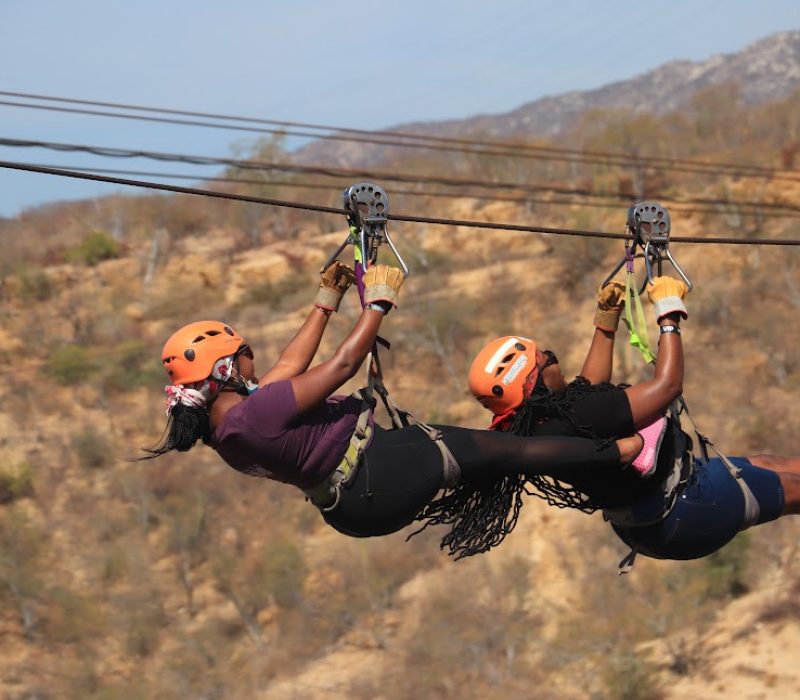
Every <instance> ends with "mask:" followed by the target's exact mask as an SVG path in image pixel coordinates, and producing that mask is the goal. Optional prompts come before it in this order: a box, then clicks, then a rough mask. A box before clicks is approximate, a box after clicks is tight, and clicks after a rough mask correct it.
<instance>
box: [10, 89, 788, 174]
mask: <svg viewBox="0 0 800 700" xmlns="http://www.w3.org/2000/svg"><path fill="white" fill-rule="evenodd" d="M0 94H2V93H0ZM0 106H6V107H23V108H28V109H39V110H47V111H52V112H62V113H69V114H86V115H90V116H97V117H113V118H117V119H131V120H135V121H146V122H156V123H161V124H174V125H182V126H199V127H205V128H212V129H226V130H233V131H247V132H250V133H259V134H264V133H267V134H282V135H286V136H299V137H308V138H315V139H320V140H325V141H346V142H354V143H367V144H370V145H382V146H392V147H400V148H418V149H423V150H426V151H446V152H455V153H464V154H469V155H478V156H500V157H504V158H523V159H528V160H545V161H557V162H568V163H584V164H590V165H606V166H617V167H629V166H630V165H631V163H628V162H624V161H623V162H617V161H615V160H613V158H612V157H610V156H609V157H597V156H591V157H587V156H584V155H574V156H572V155H571V156H560V155H553V154H544V153H529V152H525V151H522V150H519V149H515V150H514V151H511V150H508V151H496V150H485V149H481V150H473V149H468V148H465V147H463V146H448V145H439V144H433V143H410V142H401V141H392V140H388V139H380V138H376V137H372V138H369V137H361V136H342V135H338V134H320V133H314V132H309V131H295V130H290V129H285V128H265V127H248V126H234V125H231V124H218V123H214V122H200V121H192V120H188V119H176V118H173V117H148V116H142V115H134V114H121V113H113V112H101V111H97V110H88V109H76V108H70V107H54V106H51V105H30V104H22V103H19V102H9V101H6V100H0ZM614 158H616V156H615V157H614ZM636 163H637V164H638V163H639V161H636ZM640 164H641V165H645V162H644V161H641V163H640ZM661 169H662V170H669V171H673V172H681V173H691V174H696V175H723V174H725V175H732V176H737V177H749V178H774V179H781V180H790V181H792V182H800V177H794V176H792V175H782V174H776V173H775V172H773V171H769V172H748V170H749V166H741V168H740V169H737V170H732V171H730V172H728V171H726V170H719V169H717V168H713V167H705V166H699V165H697V166H695V165H692V166H688V165H687V166H680V165H668V164H665V165H662V166H661Z"/></svg>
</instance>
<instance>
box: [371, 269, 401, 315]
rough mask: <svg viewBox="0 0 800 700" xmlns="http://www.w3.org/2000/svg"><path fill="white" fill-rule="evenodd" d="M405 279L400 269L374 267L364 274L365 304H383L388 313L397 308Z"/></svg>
mask: <svg viewBox="0 0 800 700" xmlns="http://www.w3.org/2000/svg"><path fill="white" fill-rule="evenodd" d="M404 281H405V277H403V271H402V270H401V269H400V268H399V267H390V266H389V265H373V266H372V267H370V268H369V269H368V270H367V271H366V272H365V273H364V303H365V304H375V303H378V304H381V305H382V306H384V307H385V308H386V311H385V312H384V313H387V312H388V311H389V310H390V309H391V308H392V306H397V296H398V292H399V291H400V287H402V286H403V282H404Z"/></svg>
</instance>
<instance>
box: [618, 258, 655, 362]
mask: <svg viewBox="0 0 800 700" xmlns="http://www.w3.org/2000/svg"><path fill="white" fill-rule="evenodd" d="M622 320H623V321H625V325H626V326H627V327H628V331H629V332H630V334H631V340H630V343H631V345H633V347H635V348H636V349H637V350H638V351H639V352H640V353H641V354H642V357H643V358H644V360H645V362H647V363H649V364H652V363H653V362H655V361H656V356H655V355H654V354H653V351H652V350H651V349H650V343H649V341H648V338H647V323H646V321H645V318H644V307H643V306H642V299H641V297H640V296H639V292H638V291H637V290H636V280H635V278H634V276H633V272H631V271H628V273H627V274H626V275H625V316H624V317H623V319H622Z"/></svg>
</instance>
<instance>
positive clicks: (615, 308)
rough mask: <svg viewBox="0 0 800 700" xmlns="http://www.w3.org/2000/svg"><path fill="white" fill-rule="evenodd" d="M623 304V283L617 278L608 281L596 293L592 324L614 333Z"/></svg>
mask: <svg viewBox="0 0 800 700" xmlns="http://www.w3.org/2000/svg"><path fill="white" fill-rule="evenodd" d="M624 306H625V284H624V283H623V282H619V281H618V280H613V281H612V282H609V283H608V284H607V285H606V286H605V287H602V288H601V289H600V291H599V292H598V294H597V311H596V312H595V314H594V325H595V326H597V327H598V328H599V329H600V330H602V331H608V332H609V333H615V332H616V330H617V328H618V327H619V317H620V316H621V315H622V309H623V308H624Z"/></svg>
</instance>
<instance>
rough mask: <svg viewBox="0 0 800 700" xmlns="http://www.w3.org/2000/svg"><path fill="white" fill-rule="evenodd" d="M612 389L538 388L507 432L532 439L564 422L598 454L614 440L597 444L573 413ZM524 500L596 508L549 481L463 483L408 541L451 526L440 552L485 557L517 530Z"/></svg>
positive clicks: (426, 512) (584, 383)
mask: <svg viewBox="0 0 800 700" xmlns="http://www.w3.org/2000/svg"><path fill="white" fill-rule="evenodd" d="M614 388H616V387H615V385H613V384H590V383H589V381H588V380H586V379H585V378H584V377H577V378H576V379H575V380H574V381H572V382H571V383H570V384H569V385H567V387H566V389H565V390H564V391H561V392H558V393H553V392H551V391H550V390H549V389H547V387H545V386H544V385H543V384H541V383H539V384H537V386H536V387H535V388H534V391H533V392H532V393H531V396H530V397H529V398H528V399H526V400H525V401H524V402H523V403H522V405H521V406H520V407H519V409H518V410H517V412H516V414H515V416H514V420H513V423H512V425H511V428H510V432H512V433H514V434H515V435H525V436H533V435H535V432H536V426H537V425H539V424H541V423H544V422H546V421H548V420H551V419H553V418H562V419H565V420H567V421H568V422H569V423H570V425H571V426H572V427H573V428H574V429H575V431H576V432H577V433H578V434H579V435H583V436H585V437H589V438H591V439H593V440H594V441H595V443H596V445H597V447H598V449H602V448H603V447H604V446H606V445H607V444H608V443H609V442H611V441H612V440H611V439H600V438H598V437H597V435H596V433H595V432H594V430H593V428H592V426H590V425H579V424H577V423H576V422H575V417H574V416H573V415H572V411H571V408H572V407H573V406H574V405H575V402H576V401H578V400H579V399H580V398H582V397H584V396H586V395H587V394H591V393H600V392H606V391H610V390H612V389H614ZM523 494H527V495H530V496H537V497H539V498H542V499H543V500H545V501H547V503H548V504H549V505H551V506H556V507H557V508H575V509H577V510H580V511H582V512H584V513H593V512H594V511H596V510H597V509H598V508H599V506H598V505H597V504H595V503H593V502H592V500H591V498H589V496H587V495H586V494H584V493H583V492H581V491H579V490H578V489H576V488H574V487H573V486H571V485H569V484H566V483H564V482H562V481H559V480H558V479H555V478H553V477H550V476H525V475H524V474H510V475H506V476H502V477H499V478H494V479H483V480H475V481H464V482H461V483H459V484H457V485H456V486H455V487H453V488H451V489H448V490H446V491H445V492H444V493H443V494H442V495H440V496H439V497H438V498H436V499H435V500H433V501H432V502H431V503H429V504H428V505H427V506H426V507H425V508H424V509H423V510H422V511H421V512H420V513H419V514H418V515H417V517H416V520H419V521H424V523H425V524H424V525H423V526H422V527H421V528H420V529H418V530H416V531H414V532H413V533H411V535H409V537H413V536H414V535H416V534H418V533H420V532H422V531H423V530H425V529H426V528H427V527H428V526H429V525H449V526H450V530H449V532H448V533H447V534H446V535H445V536H444V537H443V538H442V541H441V547H442V549H447V550H448V554H449V555H450V556H453V557H454V558H455V559H462V558H463V557H469V556H472V555H474V554H480V553H482V552H487V551H489V550H490V549H491V548H492V547H496V546H497V545H499V544H500V543H501V542H502V541H503V540H504V539H505V538H506V536H507V535H508V534H509V533H510V532H511V531H512V530H513V529H514V528H515V527H516V525H517V521H518V519H519V513H520V510H521V508H522V504H523Z"/></svg>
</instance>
